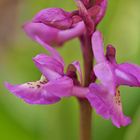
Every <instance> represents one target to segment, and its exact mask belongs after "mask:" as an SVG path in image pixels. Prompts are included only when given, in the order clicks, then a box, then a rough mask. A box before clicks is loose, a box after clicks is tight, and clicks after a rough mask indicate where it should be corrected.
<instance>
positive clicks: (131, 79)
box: [115, 63, 140, 87]
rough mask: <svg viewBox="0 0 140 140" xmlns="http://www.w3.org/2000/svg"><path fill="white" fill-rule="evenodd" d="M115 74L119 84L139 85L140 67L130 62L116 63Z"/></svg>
mask: <svg viewBox="0 0 140 140" xmlns="http://www.w3.org/2000/svg"><path fill="white" fill-rule="evenodd" d="M115 74H116V77H117V82H118V84H119V85H128V86H136V87H139V86H140V67H139V66H138V65H135V64H131V63H123V64H118V65H117V66H116V70H115Z"/></svg>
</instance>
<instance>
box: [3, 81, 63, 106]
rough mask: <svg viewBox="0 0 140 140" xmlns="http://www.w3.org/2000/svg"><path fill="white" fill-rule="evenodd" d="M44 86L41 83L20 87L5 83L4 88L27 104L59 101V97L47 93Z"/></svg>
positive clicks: (30, 83)
mask: <svg viewBox="0 0 140 140" xmlns="http://www.w3.org/2000/svg"><path fill="white" fill-rule="evenodd" d="M45 84H46V82H41V81H37V82H28V83H25V84H21V85H12V84H9V83H7V82H6V83H5V86H6V88H7V89H8V90H9V91H10V92H11V93H13V94H14V95H16V96H17V97H19V98H21V99H23V100H24V101H25V102H26V103H29V104H53V103H56V102H58V101H60V98H59V97H57V96H55V95H53V94H51V93H49V92H48V91H47V90H46V89H45V88H44V85H45Z"/></svg>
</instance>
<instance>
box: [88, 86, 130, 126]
mask: <svg viewBox="0 0 140 140" xmlns="http://www.w3.org/2000/svg"><path fill="white" fill-rule="evenodd" d="M89 90H90V92H89V93H88V94H87V99H88V100H89V102H90V104H91V105H92V107H93V108H95V110H96V112H97V113H98V114H99V115H101V116H102V117H103V118H105V119H111V120H112V123H113V124H114V125H115V126H117V127H118V128H119V127H121V126H126V125H128V124H130V122H131V119H130V118H129V117H126V116H124V114H123V112H122V105H121V103H120V102H119V103H118V98H119V97H116V98H115V96H114V95H111V94H109V93H108V92H107V91H106V90H105V88H104V87H102V86H101V85H97V84H91V85H90V87H89ZM116 99H117V100H116Z"/></svg>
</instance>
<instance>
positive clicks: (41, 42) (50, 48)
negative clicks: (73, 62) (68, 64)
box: [36, 37, 65, 67]
mask: <svg viewBox="0 0 140 140" xmlns="http://www.w3.org/2000/svg"><path fill="white" fill-rule="evenodd" d="M36 40H37V42H38V43H39V44H40V45H42V46H43V47H44V48H45V49H46V50H48V51H49V53H50V54H51V56H52V57H53V58H55V59H56V61H59V63H61V65H62V66H63V67H64V65H65V64H64V61H63V58H62V57H61V56H60V54H59V53H58V52H57V51H56V50H55V49H54V48H53V47H51V46H49V45H47V44H45V42H43V41H42V40H40V39H39V38H38V37H36Z"/></svg>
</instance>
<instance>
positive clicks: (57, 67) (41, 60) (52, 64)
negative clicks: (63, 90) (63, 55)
mask: <svg viewBox="0 0 140 140" xmlns="http://www.w3.org/2000/svg"><path fill="white" fill-rule="evenodd" d="M33 61H34V63H35V65H36V66H37V67H38V69H39V70H40V71H41V72H42V74H43V75H44V76H45V77H46V78H47V79H48V80H54V79H58V78H60V77H61V76H62V75H63V74H64V73H63V72H64V67H63V65H62V64H61V63H60V62H59V61H57V60H56V59H55V58H53V57H51V56H47V55H45V54H39V55H37V56H36V57H34V58H33Z"/></svg>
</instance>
